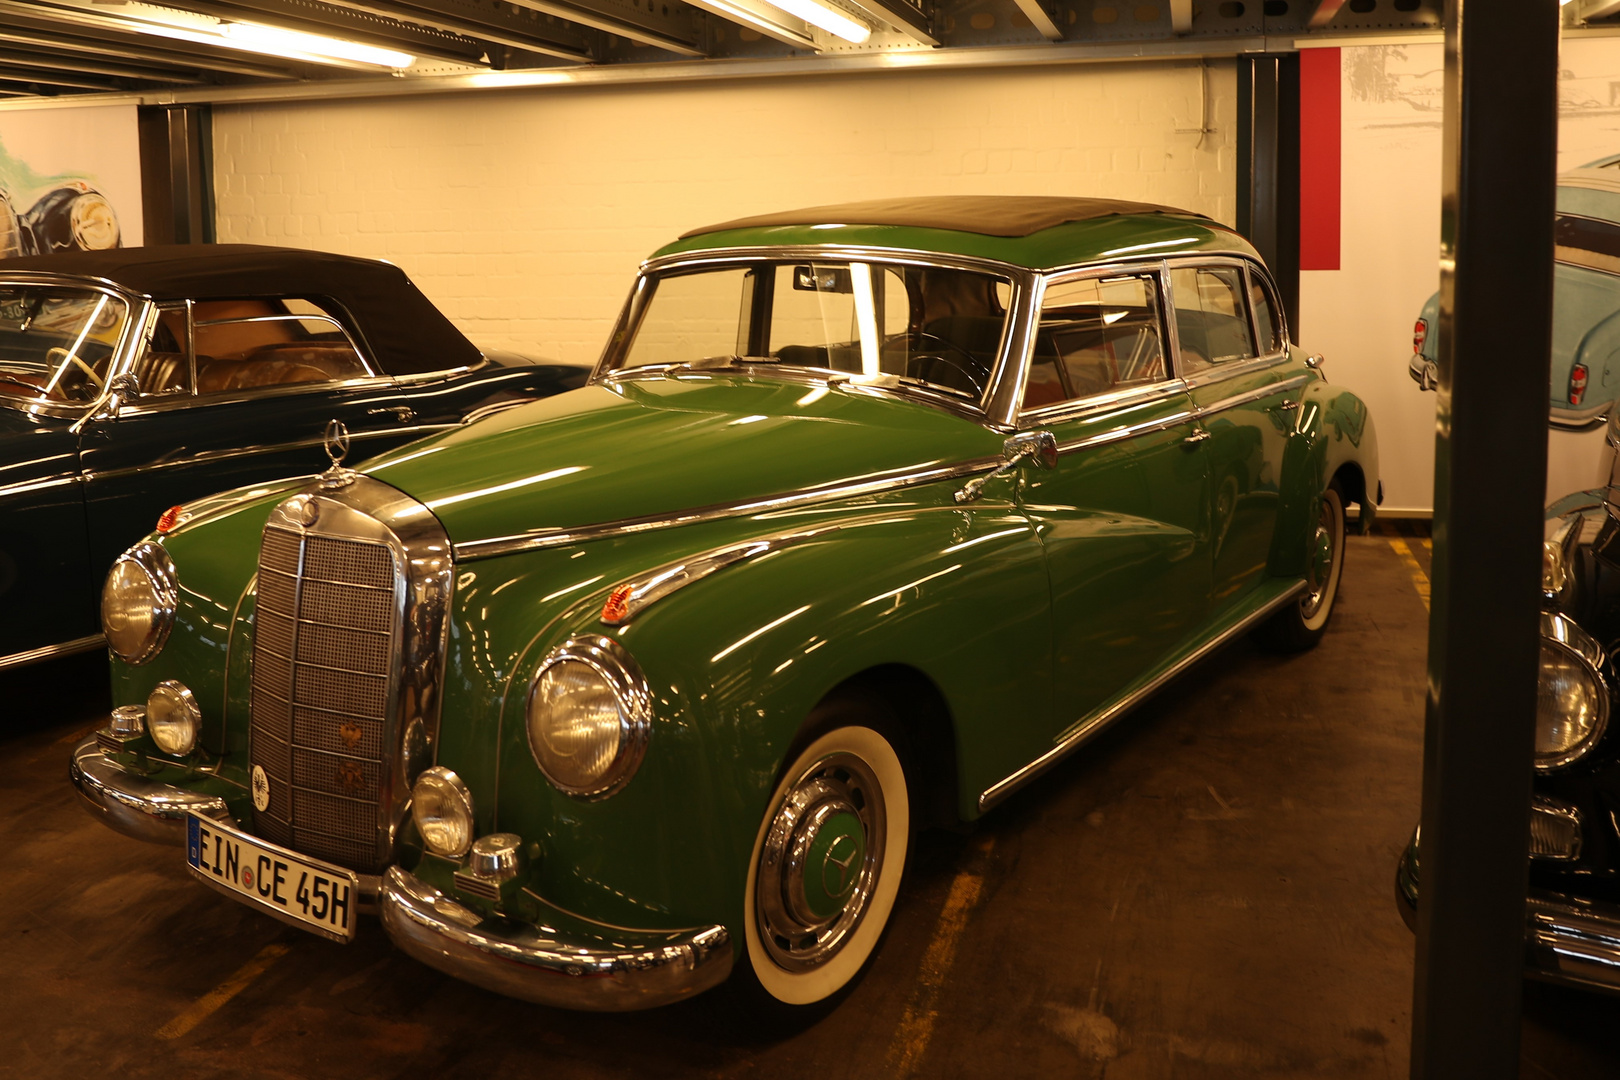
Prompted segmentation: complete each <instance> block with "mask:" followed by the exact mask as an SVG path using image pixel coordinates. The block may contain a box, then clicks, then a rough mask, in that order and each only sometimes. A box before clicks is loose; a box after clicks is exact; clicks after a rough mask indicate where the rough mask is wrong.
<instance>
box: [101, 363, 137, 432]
mask: <svg viewBox="0 0 1620 1080" xmlns="http://www.w3.org/2000/svg"><path fill="white" fill-rule="evenodd" d="M140 392H141V382H140V380H139V379H137V378H136V377H135V376H134V375H131V374H130V373H129V372H127V371H126V372H124V373H122V374H120V375H114V376H113V377H112V379H111V380H109V381H108V383H107V397H106V399H105V400H104V401H103V402H102V404H101V408H100V410H98V411H97V413H96V418H97V419H98V420H106V419H111V418H112V417H114V416H117V415H118V411H119V410H120V409H122V408H123V407H124V403H125V402H127V401H129V399H130V398H132V397H136V396H137V395H139V394H140Z"/></svg>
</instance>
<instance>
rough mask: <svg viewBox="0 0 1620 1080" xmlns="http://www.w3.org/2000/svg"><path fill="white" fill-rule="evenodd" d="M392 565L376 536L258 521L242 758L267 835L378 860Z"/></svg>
mask: <svg viewBox="0 0 1620 1080" xmlns="http://www.w3.org/2000/svg"><path fill="white" fill-rule="evenodd" d="M400 573H401V568H400V567H398V566H397V564H396V559H395V554H394V551H393V550H392V549H391V548H390V547H389V546H388V545H387V544H384V543H380V542H373V541H366V540H355V539H349V538H344V537H335V536H323V535H320V534H318V533H312V532H300V531H298V530H296V529H291V528H284V527H281V526H278V525H276V524H275V523H274V522H272V523H271V524H269V525H267V526H266V527H265V530H264V539H263V545H262V547H261V548H260V553H259V592H258V610H257V615H256V616H255V630H254V641H253V706H252V738H251V752H250V761H251V763H252V765H254V766H257V767H259V768H262V769H263V770H264V772H265V775H266V777H267V779H268V780H269V788H270V794H269V803H268V805H267V806H266V807H265V808H264V809H263V810H259V809H257V808H256V809H255V811H254V826H255V829H256V831H257V832H258V833H259V835H261V836H263V837H264V838H265V839H267V840H269V841H271V842H272V843H277V844H281V845H283V846H286V847H290V848H293V849H294V850H296V851H301V852H304V853H306V854H308V855H313V856H315V857H316V858H320V859H326V860H329V861H331V862H335V863H338V864H340V865H343V866H348V867H350V868H352V869H355V870H359V871H362V872H373V871H376V870H378V869H380V867H381V864H382V862H383V860H384V851H383V848H382V845H381V844H380V842H379V837H380V836H381V835H382V834H383V832H384V831H385V830H386V822H385V821H384V815H383V807H382V803H383V799H384V785H385V783H386V780H387V777H388V774H389V768H390V765H391V762H390V761H389V755H388V753H387V750H386V747H387V746H388V744H389V737H388V736H389V706H390V695H391V690H392V686H391V677H392V672H393V671H394V669H395V666H396V665H395V656H396V653H397V651H398V646H397V641H398V636H399V630H400V627H399V625H398V624H399V616H398V612H399V601H398V599H397V596H398V593H397V582H398V579H399V575H400Z"/></svg>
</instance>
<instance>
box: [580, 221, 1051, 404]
mask: <svg viewBox="0 0 1620 1080" xmlns="http://www.w3.org/2000/svg"><path fill="white" fill-rule="evenodd" d="M815 260H824V261H828V262H864V263H879V264H883V265H889V266H920V267H929V268H937V269H943V270H966V271H971V272H975V273H983V274H991V275H994V276H996V277H999V278H1004V279H1006V281H1007V282H1008V284H1009V285H1010V286H1011V295H1010V296H1009V297H1008V300H1007V313H1006V316H1005V319H1004V322H1003V324H1002V330H1001V340H1000V342H998V343H997V346H996V353H995V356H994V358H993V359H992V361H991V364H990V377H989V379H988V380H987V381H986V384H985V390H984V393H983V394H981V395H980V396H979V399H978V400H977V401H971V400H969V399H967V398H961V397H957V396H954V395H950V394H943V393H931V392H929V391H927V390H923V389H921V388H918V387H911V386H899V387H887V386H880V385H876V384H872V383H859V382H855V381H853V380H851V379H850V374H851V373H850V372H847V371H834V370H831V369H820V368H794V369H791V370H788V369H782V368H778V367H776V366H774V365H772V366H766V365H763V364H761V365H758V367H757V371H758V372H759V373H761V374H771V375H773V376H777V377H781V378H793V377H797V378H801V379H804V380H806V381H810V382H816V383H821V384H825V385H831V384H833V383H837V384H839V385H841V386H843V387H844V388H846V389H849V390H855V391H860V392H866V393H873V394H879V395H883V396H893V397H900V398H903V399H906V400H911V401H919V402H922V403H924V404H927V405H930V406H933V407H935V408H941V409H943V410H945V411H947V412H952V413H955V414H957V415H960V416H963V417H964V418H966V419H971V420H975V421H977V422H979V423H981V424H983V425H985V426H987V427H989V428H992V429H993V430H996V431H1002V432H1010V431H1012V430H1013V417H1014V416H1015V415H1016V409H1015V407H1014V406H1015V402H1014V400H1013V399H1014V397H1015V396H1021V395H1022V390H1023V387H1022V384H1021V383H1017V384H1013V385H1009V380H1008V373H1009V370H1010V366H1011V360H1010V358H1011V357H1014V356H1018V355H1020V354H1022V353H1026V352H1027V351H1028V347H1029V342H1030V336H1029V311H1030V304H1029V301H1030V297H1031V295H1032V293H1033V291H1034V289H1035V286H1036V282H1037V281H1038V279H1039V275H1038V273H1037V272H1036V271H1033V270H1030V269H1028V268H1027V267H1021V266H1016V265H1014V264H1012V263H1006V262H1001V261H998V260H995V259H982V258H977V257H974V256H971V255H953V254H948V253H941V252H932V251H924V250H919V249H914V248H880V247H865V246H858V245H847V244H825V245H822V244H791V245H781V246H764V247H742V248H713V249H706V250H703V251H695V252H680V253H677V254H674V255H665V256H662V257H660V258H656V259H648V260H647V261H646V262H644V263H642V264H641V268H640V270H639V271H638V273H637V274H636V281H635V284H634V285H633V286H632V287H631V290H630V296H629V298H628V299H627V300H626V301H625V304H624V306H623V307H622V308H621V309H620V312H619V318H618V319H617V320H616V321H615V323H614V325H613V331H612V333H611V334H609V335H608V342H607V345H606V346H605V347H604V348H603V350H602V355H601V356H600V357H599V358H598V360H597V362H596V366H595V367H593V368H592V369H591V374H590V378H589V380H588V382H589V383H590V384H591V385H597V384H602V383H611V382H612V381H614V380H619V379H635V378H663V377H673V378H689V377H692V376H698V377H710V378H712V377H713V376H712V373H711V372H706V371H703V370H702V369H695V370H694V369H690V368H685V369H679V370H678V372H677V373H676V374H673V375H671V374H669V373H670V371H671V368H672V367H673V366H672V365H656V366H652V367H640V368H629V369H625V368H610V367H609V364H610V363H612V362H614V361H615V360H616V359H617V358H618V357H619V355H620V354H621V353H622V351H623V348H624V344H625V342H626V341H627V340H628V338H627V335H628V334H629V332H630V330H631V328H632V324H633V322H635V321H636V320H638V319H639V318H640V317H641V314H642V313H643V312H644V311H645V309H646V301H647V296H648V285H649V282H650V280H651V278H652V277H653V276H655V275H658V274H662V273H666V272H669V271H671V270H680V271H689V270H690V271H700V270H702V269H704V268H708V267H723V266H729V265H733V264H738V263H758V262H797V261H815ZM744 367H745V369H746V368H747V367H748V365H746V364H745V365H744Z"/></svg>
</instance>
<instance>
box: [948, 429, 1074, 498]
mask: <svg viewBox="0 0 1620 1080" xmlns="http://www.w3.org/2000/svg"><path fill="white" fill-rule="evenodd" d="M1026 461H1027V462H1029V463H1030V464H1031V465H1033V466H1035V467H1036V468H1037V469H1052V468H1056V467H1057V462H1058V444H1057V436H1056V435H1054V434H1052V433H1051V432H1050V431H1020V432H1019V433H1018V434H1017V435H1012V436H1009V437H1008V439H1007V441H1006V442H1004V443H1002V444H1001V464H1000V465H998V466H996V468H995V469H994V470H992V471H991V472H988V473H986V474H985V475H983V476H975V477H974V478H973V479H972V480H969V481H968V482H967V483H966V484H964V485H963V486H962V490H961V491H958V492H957V493H956V501H957V502H958V503H970V502H972V501H973V500H974V499H977V498H978V497H979V496H980V495H983V494H984V486H985V485H986V484H988V483H989V482H990V481H992V480H994V479H996V478H997V477H1001V476H1006V475H1007V474H1008V473H1010V472H1012V471H1013V470H1014V469H1016V468H1018V466H1019V465H1021V464H1023V463H1024V462H1026Z"/></svg>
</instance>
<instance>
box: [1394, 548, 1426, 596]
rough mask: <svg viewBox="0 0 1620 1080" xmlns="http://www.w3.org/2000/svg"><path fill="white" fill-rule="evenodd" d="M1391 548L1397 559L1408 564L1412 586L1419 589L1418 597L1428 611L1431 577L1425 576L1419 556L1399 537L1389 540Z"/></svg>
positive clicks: (1407, 568)
mask: <svg viewBox="0 0 1620 1080" xmlns="http://www.w3.org/2000/svg"><path fill="white" fill-rule="evenodd" d="M1389 546H1390V547H1391V548H1393V549H1394V551H1395V555H1396V557H1397V558H1399V559H1400V560H1401V562H1403V563H1405V564H1406V570H1407V572H1408V573H1409V574H1411V575H1412V585H1413V587H1414V588H1416V589H1417V594H1418V596H1419V597H1421V598H1422V600H1423V610H1424V611H1428V610H1429V575H1427V574H1425V573H1424V572H1423V567H1422V566H1420V565H1418V561H1417V556H1415V555H1413V554H1412V549H1411V548H1409V547H1407V546H1406V541H1405V540H1402V539H1401V538H1400V537H1399V536H1392V537H1390V538H1389Z"/></svg>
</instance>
